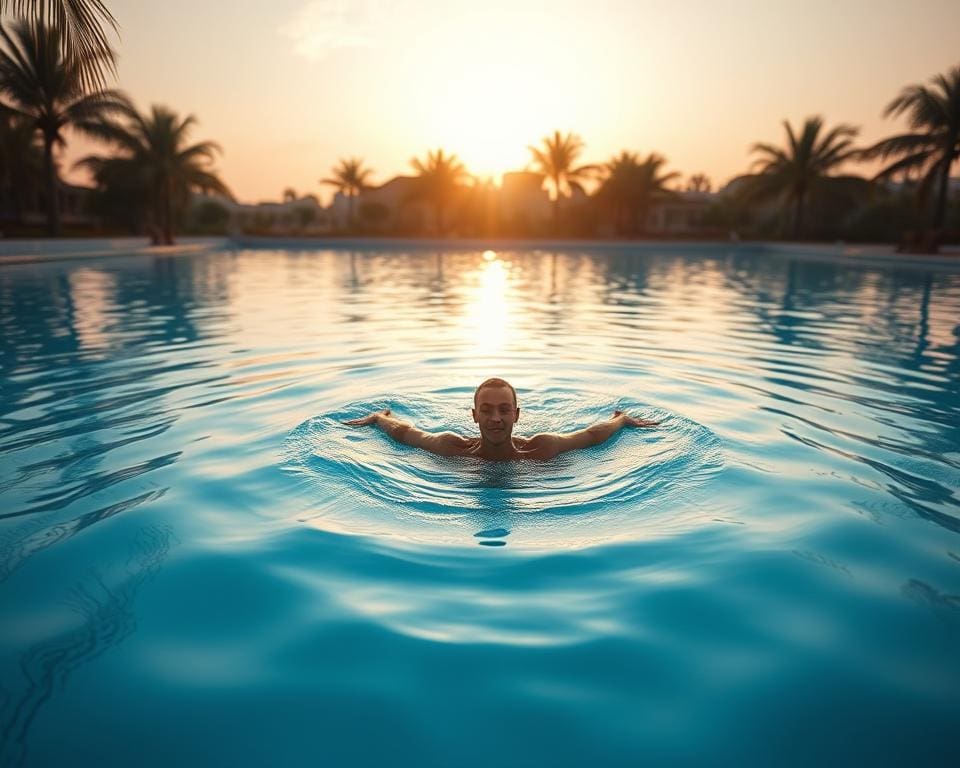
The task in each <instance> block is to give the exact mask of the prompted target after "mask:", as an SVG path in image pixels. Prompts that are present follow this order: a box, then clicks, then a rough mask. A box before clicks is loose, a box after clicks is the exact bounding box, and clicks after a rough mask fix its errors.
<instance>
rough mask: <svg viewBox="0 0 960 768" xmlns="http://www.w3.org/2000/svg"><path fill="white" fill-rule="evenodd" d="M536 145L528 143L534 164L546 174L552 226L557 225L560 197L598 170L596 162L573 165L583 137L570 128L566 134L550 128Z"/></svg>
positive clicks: (577, 186)
mask: <svg viewBox="0 0 960 768" xmlns="http://www.w3.org/2000/svg"><path fill="white" fill-rule="evenodd" d="M541 143H542V146H540V147H533V146H531V147H528V149H529V150H530V154H531V155H533V164H534V167H535V168H536V169H537V170H538V171H540V172H541V173H543V174H544V176H546V177H547V180H548V181H549V182H550V188H551V191H552V193H553V227H554V230H557V229H558V228H559V226H560V198H561V197H567V196H569V195H570V194H571V193H572V191H573V190H574V189H579V190H582V189H583V185H582V182H584V181H586V180H588V179H589V178H591V176H592V175H593V174H594V173H595V172H596V171H597V170H598V168H597V166H596V165H580V166H575V165H574V164H575V163H576V161H577V158H578V157H579V156H580V154H581V153H582V152H583V147H584V144H583V139H581V138H580V137H579V136H578V135H577V134H575V133H573V132H570V133H567V135H566V136H564V135H562V134H561V133H560V131H554V132H553V135H552V136H546V137H544V138H543V140H542V142H541Z"/></svg>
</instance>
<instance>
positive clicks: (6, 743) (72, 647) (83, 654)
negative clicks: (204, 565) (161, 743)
mask: <svg viewBox="0 0 960 768" xmlns="http://www.w3.org/2000/svg"><path fill="white" fill-rule="evenodd" d="M172 541H174V536H173V533H172V531H171V530H170V529H169V528H167V527H160V526H147V527H145V528H143V529H141V531H140V532H139V534H138V536H137V538H136V540H135V541H134V546H133V552H132V553H131V556H130V558H129V560H128V561H127V564H126V568H125V569H124V571H123V573H122V574H120V578H119V579H115V580H108V579H107V578H105V577H104V576H103V575H101V573H99V572H97V571H94V572H92V573H91V574H90V575H89V576H88V577H87V578H86V579H85V580H84V581H82V582H80V583H79V584H76V585H75V586H74V587H73V588H72V589H70V590H69V591H68V598H67V600H65V601H64V602H66V603H67V605H68V606H69V607H71V608H72V609H73V610H74V611H75V612H76V613H77V615H78V616H79V618H80V619H81V623H79V625H78V626H76V627H75V628H74V629H72V630H69V631H66V632H64V633H61V634H59V635H57V636H55V637H52V638H50V639H49V640H47V641H44V642H40V643H37V644H35V645H33V646H32V647H30V648H29V649H28V650H27V651H26V652H25V653H24V654H23V655H22V656H21V658H20V665H19V666H20V670H21V671H22V673H23V677H24V681H23V683H24V684H23V689H22V690H21V691H19V692H16V693H15V694H14V692H11V691H5V690H4V689H3V688H0V697H2V698H3V699H7V700H8V701H10V703H11V704H12V708H11V709H10V710H9V715H8V717H7V718H6V722H5V723H3V724H2V725H0V728H2V730H0V763H2V764H3V765H24V764H25V763H26V762H27V747H28V743H29V738H28V737H29V735H30V729H31V726H32V725H33V723H34V721H35V720H36V717H37V714H38V713H39V711H40V710H41V708H42V707H43V706H44V705H45V704H46V703H47V702H48V701H50V699H51V698H52V697H53V696H54V695H55V694H56V693H57V692H58V691H60V690H62V689H63V687H64V686H65V685H66V683H67V681H68V680H69V678H70V676H71V675H72V674H73V673H74V672H75V671H76V670H77V669H79V668H80V667H82V666H84V665H85V664H88V663H90V662H91V661H93V660H94V659H96V658H97V657H98V656H100V655H101V654H103V653H104V652H105V651H107V650H109V649H110V648H111V647H113V646H116V645H118V644H120V643H122V642H123V641H124V640H125V639H126V638H127V637H129V636H130V635H131V634H132V633H133V632H134V631H135V630H136V628H137V617H136V614H135V613H134V605H135V602H136V598H137V594H138V592H139V591H140V589H141V588H142V587H143V585H144V584H145V583H146V582H147V581H149V580H150V579H151V578H152V577H153V576H155V575H156V574H157V573H158V572H159V570H160V568H161V566H162V565H163V562H164V560H165V559H166V557H167V555H168V553H169V551H170V547H171V543H172ZM111 581H115V582H116V583H111ZM5 682H6V681H5Z"/></svg>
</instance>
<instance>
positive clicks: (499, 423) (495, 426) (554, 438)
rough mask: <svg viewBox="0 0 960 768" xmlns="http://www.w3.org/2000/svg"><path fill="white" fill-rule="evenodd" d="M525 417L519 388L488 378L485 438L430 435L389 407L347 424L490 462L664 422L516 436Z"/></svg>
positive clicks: (620, 420)
mask: <svg viewBox="0 0 960 768" xmlns="http://www.w3.org/2000/svg"><path fill="white" fill-rule="evenodd" d="M519 418H520V407H519V405H518V404H517V392H516V390H515V389H514V388H513V387H512V386H510V384H508V383H507V382H506V381H504V380H503V379H487V380H486V381H485V382H483V383H482V384H481V385H480V386H479V387H477V390H476V392H474V393H473V420H474V421H475V422H476V423H477V424H478V425H479V427H480V437H463V436H462V435H458V434H455V433H454V432H424V431H423V430H422V429H417V428H416V427H415V426H413V425H412V424H408V423H407V422H405V421H401V420H400V419H398V418H396V417H394V416H391V415H390V409H389V408H388V409H387V410H385V411H380V412H378V413H371V414H370V415H369V416H363V417H362V418H359V419H351V420H350V421H346V422H344V423H345V424H349V425H350V426H352V427H365V426H367V425H371V424H372V425H374V426H377V427H380V429H382V430H383V431H384V432H386V433H387V434H388V435H390V437H392V438H393V439H394V440H399V441H400V442H401V443H404V444H406V445H412V446H413V447H414V448H422V449H423V450H425V451H430V453H436V454H438V455H440V456H473V457H475V458H478V459H488V460H490V461H513V460H515V459H533V460H539V461H546V460H548V459H552V458H553V457H554V456H556V455H557V454H560V453H564V452H565V451H574V450H577V449H578V448H588V447H590V446H592V445H599V444H600V443H602V442H604V441H605V440H607V439H609V438H610V437H612V436H613V435H615V434H616V433H617V432H619V431H620V430H621V429H623V428H624V427H655V426H656V425H657V424H659V423H660V422H657V421H647V420H646V419H638V418H635V417H633V416H629V415H628V414H626V413H624V412H623V411H614V412H613V416H612V417H611V418H609V419H608V420H606V421H600V422H597V423H596V424H594V425H593V426H591V427H587V428H586V429H581V430H580V431H578V432H569V433H567V434H553V433H544V434H540V435H534V436H533V437H514V436H513V425H514V424H516V423H517V420H518V419H519Z"/></svg>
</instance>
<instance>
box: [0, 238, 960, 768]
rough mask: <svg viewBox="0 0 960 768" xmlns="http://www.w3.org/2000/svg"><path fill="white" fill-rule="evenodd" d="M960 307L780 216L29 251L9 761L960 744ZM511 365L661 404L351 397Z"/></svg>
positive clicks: (12, 309)
mask: <svg viewBox="0 0 960 768" xmlns="http://www.w3.org/2000/svg"><path fill="white" fill-rule="evenodd" d="M958 323H960V272H956V271H952V272H951V271H940V272H930V271H925V270H922V269H894V268H881V267H869V268H857V267H852V266H838V265H832V264H829V263H824V262H817V261H811V260H806V259H789V258H786V257H772V256H768V257H764V256H762V255H760V254H757V253H751V252H749V251H747V250H741V251H725V250H722V249H719V250H718V249H706V248H705V249H702V250H700V251H691V252H689V253H684V252H673V253H670V252H655V251H654V252H645V253H641V252H638V251H631V250H630V249H628V248H623V249H619V250H617V249H613V250H604V251H602V252H600V251H597V252H593V251H590V250H588V249H584V250H577V249H570V250H564V251H555V252H554V251H546V252H541V251H504V252H500V253H492V252H488V253H485V254H484V253H482V252H480V251H473V250H446V251H436V250H413V251H410V250H403V249H400V248H393V249H386V248H382V249H379V250H378V249H367V250H359V251H349V250H340V251H297V252H290V251H267V250H260V251H256V250H247V251H243V250H237V251H230V250H226V251H218V252H211V253H209V254H202V255H197V256H188V257H157V258H145V257H138V258H113V259H109V260H104V261H85V262H75V263H50V264H41V265H24V266H10V267H5V268H2V269H0V339H2V340H0V385H2V391H0V766H20V765H30V766H33V765H37V766H47V765H51V766H54V765H64V764H83V765H87V764H90V765H145V766H153V765H157V766H159V765H171V764H177V765H225V766H226V765H229V766H247V765H249V766H255V765H257V766H258V765H315V764H318V763H322V764H329V765H375V764H376V765H380V764H384V763H401V764H412V765H444V766H448V765H458V766H459V765H463V766H472V765H478V766H479V765H484V766H487V765H530V764H552V765H578V766H579V765H586V764H591V765H631V766H633V765H638V764H670V765H695V764H704V763H709V764H728V763H737V764H742V765H771V764H777V765H783V764H796V765H804V764H810V763H813V762H816V763H833V764H839V763H851V764H862V763H865V762H867V761H870V762H871V763H872V764H877V765H883V764H888V765H894V764H923V765H948V764H954V762H955V760H956V759H957V750H958V747H957V714H958V712H960V650H958V649H960V499H958V495H957V490H958V488H960V325H958ZM491 375H498V376H504V377H506V378H508V379H509V380H511V381H512V382H513V383H514V384H515V385H516V386H517V388H518V390H519V393H520V400H521V402H520V405H521V408H522V412H521V420H520V423H519V424H518V431H520V432H523V433H530V432H534V431H539V430H544V429H564V428H573V427H577V426H582V425H585V424H587V423H589V422H590V421H591V420H593V419H596V418H601V417H603V416H605V415H607V414H608V413H609V412H610V410H611V409H612V408H614V407H628V408H629V409H631V410H636V411H637V412H640V413H643V414H644V415H651V416H655V417H657V418H660V419H662V424H661V426H660V428H658V429H657V430H651V431H647V430H643V431H640V430H631V431H629V432H624V433H621V434H620V435H618V436H617V438H615V439H614V440H613V441H612V442H611V443H610V444H607V445H603V446H600V447H598V448H595V449H591V450H589V451H585V452H582V453H578V454H570V455H567V456H564V457H561V458H560V459H559V460H557V461H555V462H550V463H548V464H525V465H495V464H478V463H472V462H470V461H467V460H460V459H439V458H435V457H431V456H425V455H423V454H418V453H416V452H413V451H411V450H410V449H407V448H405V447H403V446H399V445H397V444H395V443H392V442H391V441H390V440H389V439H387V438H386V437H384V436H383V435H382V434H380V433H378V432H376V431H374V430H370V429H350V428H347V427H345V426H343V425H342V424H340V420H341V419H344V418H349V417H350V416H353V415H357V414H359V413H361V412H363V410H364V408H365V407H367V406H369V407H371V408H373V407H385V406H390V407H392V408H393V409H394V410H396V411H397V412H398V413H400V414H401V415H403V416H405V417H408V418H410V419H413V420H416V421H417V422H418V423H419V424H421V425H423V426H425V427H428V428H431V429H441V428H450V429H456V430H459V431H463V432H469V431H470V430H471V427H472V426H473V425H472V423H471V420H470V415H469V407H470V393H471V391H472V388H473V387H474V386H475V385H476V384H477V383H479V381H481V380H482V379H483V378H486V377H487V376H491Z"/></svg>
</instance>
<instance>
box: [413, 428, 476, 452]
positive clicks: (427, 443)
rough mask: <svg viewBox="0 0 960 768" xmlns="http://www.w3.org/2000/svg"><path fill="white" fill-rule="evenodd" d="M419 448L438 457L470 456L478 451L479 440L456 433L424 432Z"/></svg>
mask: <svg viewBox="0 0 960 768" xmlns="http://www.w3.org/2000/svg"><path fill="white" fill-rule="evenodd" d="M418 442H419V444H418V445H417V447H418V448H423V449H424V450H427V451H430V453H435V454H437V455H438V456H469V455H471V454H472V453H473V451H474V450H475V449H476V446H477V444H478V443H479V440H478V439H477V438H470V437H464V436H463V435H458V434H457V433H456V432H424V433H423V437H422V438H421V439H420V440H419V441H418Z"/></svg>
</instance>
